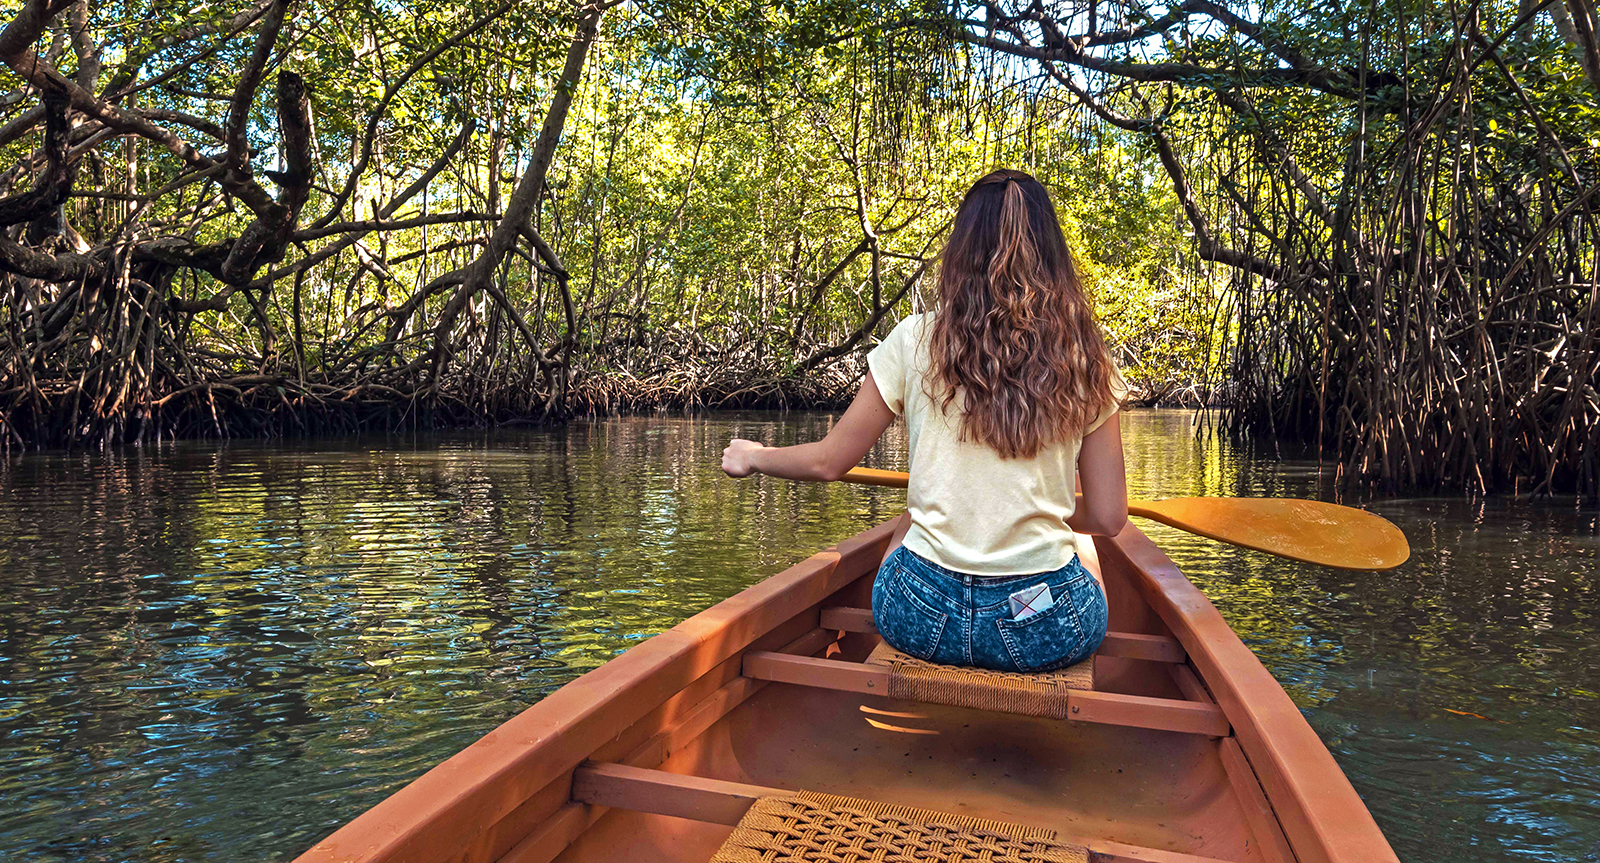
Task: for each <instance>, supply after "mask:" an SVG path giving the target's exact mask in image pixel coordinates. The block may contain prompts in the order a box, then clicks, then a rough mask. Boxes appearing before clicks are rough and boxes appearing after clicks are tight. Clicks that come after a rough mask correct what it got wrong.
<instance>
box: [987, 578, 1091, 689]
mask: <svg viewBox="0 0 1600 863" xmlns="http://www.w3.org/2000/svg"><path fill="white" fill-rule="evenodd" d="M995 625H996V626H998V627H1000V639H1001V640H1002V641H1004V642H1005V644H1006V652H1007V653H1009V654H1011V661H1012V662H1015V663H1016V664H1017V668H1019V669H1021V670H1023V671H1046V670H1053V669H1057V668H1061V667H1062V666H1064V665H1066V664H1068V663H1067V660H1069V659H1071V658H1072V657H1073V655H1074V654H1076V653H1078V652H1079V651H1080V650H1082V648H1083V629H1082V627H1081V626H1079V625H1078V613H1077V610H1076V609H1074V608H1073V607H1072V600H1071V599H1070V598H1069V597H1067V596H1063V597H1061V599H1059V600H1057V601H1056V604H1055V605H1052V606H1050V607H1049V608H1047V609H1045V610H1044V611H1041V612H1039V613H1038V614H1035V615H1033V616H1032V617H1028V618H1024V619H1022V620H1006V619H1005V618H1001V619H1000V620H997V621H995Z"/></svg>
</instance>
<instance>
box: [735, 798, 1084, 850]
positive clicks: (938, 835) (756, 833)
mask: <svg viewBox="0 0 1600 863" xmlns="http://www.w3.org/2000/svg"><path fill="white" fill-rule="evenodd" d="M1088 859H1089V852H1088V849H1087V848H1085V847H1083V846H1081V845H1068V844H1065V843H1062V842H1057V841H1056V831H1054V830H1046V829H1041V828H1037V827H1023V826H1021V825H1019V824H1008V823H1006V822H1004V821H987V820H984V819H981V818H971V817H967V816H962V815H949V814H946V813H943V812H933V811H930V810H927V809H914V808H911V807H908V806H890V805H888V804H884V803H873V802H870V801H866V800H856V799H854V798H850V797H835V796H833V795H829V794H813V793H811V792H808V791H801V792H798V793H796V794H789V795H783V796H781V797H762V798H760V799H758V800H757V801H756V802H755V805H753V806H751V807H750V811H749V812H748V813H746V814H745V816H744V818H742V819H740V821H739V824H738V825H737V826H735V827H734V828H733V834H732V835H730V836H729V837H728V841H727V842H725V843H723V845H722V847H721V848H720V849H718V850H717V853H716V855H715V856H713V857H712V858H711V863H1087V861H1088Z"/></svg>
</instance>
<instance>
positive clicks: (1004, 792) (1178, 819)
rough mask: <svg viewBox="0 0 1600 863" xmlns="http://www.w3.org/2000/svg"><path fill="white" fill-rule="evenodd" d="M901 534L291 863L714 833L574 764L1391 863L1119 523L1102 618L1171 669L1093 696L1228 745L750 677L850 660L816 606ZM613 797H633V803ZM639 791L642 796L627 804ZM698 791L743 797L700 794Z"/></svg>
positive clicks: (1176, 576) (530, 856) (683, 840)
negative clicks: (1147, 706) (1219, 721)
mask: <svg viewBox="0 0 1600 863" xmlns="http://www.w3.org/2000/svg"><path fill="white" fill-rule="evenodd" d="M894 526H895V523H894V522H890V523H886V524H884V525H880V526H878V527H876V528H873V529H871V530H868V531H865V532H863V533H862V534H860V535H858V536H856V537H853V538H851V539H850V540H846V541H845V542H842V543H840V544H839V545H838V546H835V547H833V548H830V549H827V550H825V551H823V552H821V553H819V554H817V555H814V556H812V557H811V558H809V559H807V560H806V561H803V562H801V563H799V564H796V565H795V566H793V567H790V568H789V569H787V570H785V571H784V572H782V573H779V574H778V575H775V576H773V577H771V578H769V579H767V580H765V581H763V582H761V583H760V584H757V585H755V586H753V587H751V588H749V589H748V590H745V591H743V592H741V593H740V594H738V595H736V596H734V597H731V598H729V599H728V600H725V601H724V602H722V603H719V604H718V605H716V606H713V607H712V608H710V609H707V610H706V611H704V612H702V613H700V614H698V615H695V616H694V617H692V618H690V619H689V620H686V621H684V622H683V623H682V624H680V625H678V626H677V627H674V628H673V629H672V630H670V631H668V632H666V633H663V634H662V635H660V636H657V637H655V638H653V639H650V640H649V641H647V642H644V643H642V644H640V645H639V646H637V647H635V648H633V649H632V650H629V651H628V652H627V653H625V654H623V655H622V656H620V657H618V658H617V659H615V660H613V661H612V662H610V663H607V664H606V665H605V666H603V667H602V668H599V669H596V670H595V671H593V672H590V673H589V674H586V675H584V676H583V677H581V678H579V679H578V680H575V681H573V682H572V683H570V684H568V685H567V686H565V687H563V688H562V689H561V690H559V691H557V692H555V693H553V694H552V695H551V696H549V697H548V698H546V699H544V700H543V701H541V702H539V703H538V704H536V705H534V706H533V707H530V708H529V709H528V710H526V711H524V712H523V713H522V714H520V715H518V716H517V717H514V718H513V719H511V720H510V721H508V722H507V723H505V724H504V725H502V726H501V727H500V728H498V729H496V730H495V731H493V732H491V733H490V734H488V735H486V736H485V737H484V738H482V739H481V740H479V741H477V742H476V743H474V744H473V745H472V746H469V747H468V748H467V749H465V750H463V751H462V752H460V753H458V754H457V755H455V756H453V757H452V758H450V759H449V760H447V761H446V762H444V763H443V764H441V765H439V766H438V767H436V768H434V769H433V770H431V771H429V772H428V773H427V774H425V775H424V776H422V777H421V778H419V779H418V780H416V781H415V782H413V783H411V784H410V785H408V786H406V787H405V788H403V789H401V790H400V791H398V792H396V793H395V794H394V795H393V796H391V797H390V798H389V799H388V800H385V801H384V802H383V803H381V804H379V805H378V806H376V807H374V808H373V809H372V810H369V811H368V812H366V813H364V814H363V815H361V816H360V817H358V818H357V819H356V820H354V821H352V822H351V823H350V824H348V825H346V826H345V827H343V828H341V829H340V830H339V831H337V832H335V833H334V834H333V835H331V836H329V837H328V838H327V839H325V840H323V841H322V842H320V843H318V844H317V845H316V846H315V847H314V848H312V849H311V850H310V851H308V852H306V854H304V855H303V856H302V857H301V858H300V860H301V861H302V863H331V861H352V863H353V861H361V863H380V861H381V863H390V861H415V862H416V863H436V861H437V863H445V861H450V862H451V863H455V861H465V863H494V861H506V863H547V861H552V860H561V861H583V860H623V859H626V860H630V861H636V863H644V861H653V860H661V861H679V860H683V861H691V860H693V861H703V860H706V859H707V858H708V857H709V856H710V855H711V853H712V852H713V851H714V850H715V849H716V847H717V846H718V845H720V843H721V842H722V840H723V838H725V837H726V836H727V834H728V832H729V830H730V828H729V827H728V826H727V824H726V823H721V822H719V821H718V820H716V819H717V818H721V817H722V816H723V814H725V813H715V812H713V813H710V814H709V815H708V814H706V813H690V814H695V815H696V818H683V817H670V816H666V815H660V814H650V812H649V811H638V810H651V809H655V810H656V811H662V809H663V807H662V806H661V805H660V802H661V801H660V799H659V798H660V797H661V796H662V794H663V793H665V792H661V791H659V790H650V789H648V788H644V787H642V786H641V787H640V788H639V789H637V790H634V789H632V786H627V785H622V786H619V787H620V788H621V789H622V790H621V791H617V790H616V789H612V790H611V792H610V793H613V794H622V795H623V796H622V797H608V798H604V799H606V800H608V801H610V802H613V803H615V804H616V806H617V807H621V806H630V807H633V808H613V807H608V806H599V805H591V804H589V803H583V802H575V800H574V797H573V795H574V787H573V782H574V775H575V773H577V772H578V771H580V768H582V767H583V765H585V764H586V763H589V764H593V763H599V764H613V763H614V764H621V765H632V766H633V767H644V768H655V769H659V770H662V771H666V772H668V773H670V774H678V775H682V776H685V777H700V778H702V779H704V780H722V781H726V782H735V783H746V784H749V785H757V786H764V787H768V788H777V789H789V790H799V789H805V790H810V791H819V792H827V793H835V794H843V795H849V796H855V797H861V798H865V799H873V800H881V801H885V802H893V803H898V804H905V805H911V806H918V807H923V808H928V809H934V810H938V811H944V812H953V813H957V814H972V815H978V816H981V817H985V818H994V819H998V820H1003V821H1012V822H1016V823H1023V824H1029V825H1032V826H1044V827H1050V828H1054V829H1056V830H1057V831H1058V833H1059V834H1060V835H1061V836H1063V837H1067V838H1071V839H1075V840H1080V841H1082V842H1083V843H1085V844H1088V845H1089V846H1090V848H1091V849H1092V850H1094V851H1097V852H1099V854H1100V856H1101V857H1102V858H1104V859H1126V860H1136V859H1144V860H1151V861H1154V860H1158V859H1166V860H1171V861H1172V863H1180V861H1185V860H1187V861H1194V860H1196V859H1212V860H1235V861H1254V860H1262V861H1288V860H1299V861H1301V863H1323V861H1328V863H1332V861H1339V863H1346V861H1348V863H1355V861H1361V863H1368V861H1389V860H1394V859H1395V857H1394V854H1393V851H1392V850H1390V849H1389V846H1388V844H1387V842H1386V841H1385V840H1384V839H1383V836H1382V834H1381V832H1379V830H1378V828H1377V826H1376V824H1375V823H1373V821H1372V818H1371V815H1370V814H1369V813H1368V812H1367V810H1366V808H1365V807H1364V806H1363V805H1362V804H1361V801H1360V799H1359V797H1357V795H1356V793H1355V791H1354V789H1353V788H1351V787H1350V784H1349V782H1348V781H1347V780H1346V779H1345V777H1344V775H1343V773H1342V772H1340V771H1339V768H1338V766H1337V765H1336V764H1335V763H1334V762H1333V759H1332V756H1331V755H1330V754H1329V753H1328V751H1327V749H1326V747H1324V746H1323V745H1322V743H1321V742H1320V740H1318V738H1317V737H1316V735H1315V733H1314V732H1313V731H1312V730H1311V728H1310V727H1309V726H1308V725H1307V724H1306V722H1305V719H1304V718H1303V717H1302V716H1301V715H1300V713H1299V711H1298V709H1296V708H1295V707H1294V705H1293V703H1292V702H1291V701H1290V700H1289V698H1288V696H1287V695H1286V694H1285V693H1284V692H1283V690H1282V688H1281V687H1280V686H1279V685H1278V684H1277V682H1276V681H1274V680H1273V679H1272V677H1271V676H1270V675H1269V674H1268V673H1267V672H1266V670H1265V669H1264V668H1263V667H1262V666H1261V664H1260V662H1259V661H1257V660H1256V658H1255V657H1254V655H1252V654H1251V653H1250V651H1249V649H1248V648H1246V647H1245V646H1244V645H1243V644H1242V643H1241V642H1240V641H1239V639H1238V637H1237V636H1236V635H1235V634H1234V633H1233V632H1232V631H1231V630H1230V629H1228V627H1227V625H1226V623H1224V622H1223V620H1222V618H1221V616H1220V615H1218V614H1217V612H1216V609H1215V608H1213V607H1212V606H1211V604H1210V602H1209V601H1207V600H1206V599H1205V597H1204V596H1203V595H1202V594H1201V593H1200V592H1199V591H1198V590H1197V589H1195V588H1194V586H1193V585H1192V584H1190V583H1189V581H1188V580H1187V579H1186V578H1184V577H1183V575H1182V574H1181V573H1180V572H1179V571H1178V570H1177V568H1176V567H1175V566H1174V565H1173V564H1172V562H1171V561H1170V560H1168V559H1167V558H1166V557H1165V555H1163V554H1162V553H1161V552H1160V550H1159V549H1157V548H1156V547H1155V546H1154V545H1153V544H1152V543H1150V541H1149V540H1148V539H1147V538H1146V537H1145V536H1144V535H1143V534H1142V533H1140V532H1139V531H1138V530H1137V529H1135V528H1132V527H1130V528H1129V529H1128V530H1127V531H1125V532H1124V533H1123V534H1122V535H1121V536H1119V537H1116V538H1114V539H1102V540H1099V541H1097V543H1096V550H1097V552H1098V554H1097V556H1098V558H1099V570H1100V572H1101V574H1102V577H1103V579H1104V582H1105V585H1106V591H1107V597H1108V600H1109V602H1110V605H1111V628H1112V629H1113V630H1115V631H1118V632H1123V633H1131V634H1146V635H1155V636H1174V637H1176V639H1177V641H1178V642H1179V643H1181V644H1182V647H1183V649H1184V651H1185V652H1186V653H1187V662H1186V663H1183V664H1178V665H1174V664H1172V663H1164V662H1152V661H1148V660H1145V659H1131V658H1117V657H1107V656H1102V657H1100V658H1098V659H1097V660H1096V662H1097V665H1096V678H1097V682H1096V689H1097V690H1109V691H1110V692H1114V693H1126V694H1129V695H1140V696H1154V697H1159V698H1175V699H1183V698H1190V699H1199V700H1206V699H1210V698H1215V700H1216V702H1217V704H1218V705H1219V706H1220V707H1221V709H1222V711H1223V712H1224V713H1225V714H1226V717H1227V720H1228V722H1229V724H1230V726H1231V728H1232V731H1231V733H1230V734H1229V735H1228V736H1225V737H1221V738H1215V737H1209V736H1204V735H1200V734H1181V733H1175V732H1171V731H1153V730H1148V729H1143V728H1129V727H1120V726H1113V725H1096V724H1090V723H1086V722H1062V721H1060V720H1050V719H1034V718H1028V717H1019V716H1013V715H1008V714H997V713H986V712H982V711H975V710H969V709H964V708H955V707H941V706H937V705H929V704H920V703H909V702H899V701H894V700H891V699H888V698H886V697H884V696H880V695H864V694H856V693H850V692H837V691H830V690H826V689H818V688H812V687H806V686H795V685H790V684H784V683H767V682H765V681H762V680H755V679H752V678H751V677H746V676H744V674H743V673H742V671H743V664H742V660H743V657H744V655H745V654H746V653H748V652H751V651H784V652H789V653H794V654H798V655H802V656H806V655H823V656H830V657H833V658H835V659H839V660H857V661H858V660H860V659H861V658H863V657H864V656H865V655H866V653H867V652H868V651H869V650H870V649H871V646H872V645H873V644H874V643H875V642H876V637H875V636H874V635H871V634H870V633H865V632H856V633H843V634H841V633H840V632H838V631H836V630H824V629H822V628H821V626H820V625H819V624H820V623H821V614H822V610H823V609H824V608H833V607H855V608H865V607H867V606H868V605H869V604H870V603H869V597H870V590H871V582H872V579H871V576H872V574H873V573H875V572H876V569H877V563H878V561H879V559H881V557H882V555H883V552H884V549H885V547H886V545H887V543H888V542H889V539H890V536H891V535H892V532H893V528H894ZM1090 563H1091V564H1093V563H1094V562H1093V561H1090ZM582 775H583V774H580V776H582ZM582 793H583V794H585V795H589V792H587V791H583V792H582ZM629 794H637V795H640V796H641V800H640V801H639V805H638V806H636V807H635V806H633V803H632V802H631V801H630V800H629V799H627V797H628V795H629ZM650 795H655V796H656V798H658V799H657V800H655V801H651V800H648V799H643V798H644V797H648V796H650ZM669 796H670V795H669ZM585 799H590V800H595V799H601V798H597V797H594V796H592V795H590V796H586V797H585ZM689 799H691V798H689V797H683V800H689ZM692 800H693V801H695V802H694V805H697V806H698V805H702V804H703V805H706V806H710V807H711V808H712V809H715V808H716V807H718V806H733V805H735V803H734V802H733V801H732V800H731V798H729V799H724V798H721V797H718V796H717V795H715V794H710V795H700V796H696V797H693V798H692ZM719 801H720V802H719ZM683 805H687V804H683ZM744 805H748V804H747V803H746V804H744ZM665 808H666V809H667V810H669V811H676V810H672V807H671V806H667V807H665ZM697 818H711V820H696V819H697ZM724 820H725V819H724ZM1123 852H1128V854H1132V855H1134V856H1128V855H1127V854H1124V853H1123ZM1151 854H1158V855H1159V854H1168V855H1172V856H1169V857H1166V858H1160V857H1155V856H1150V855H1151ZM1140 855H1143V856H1140ZM1184 855H1190V856H1189V857H1187V858H1186V857H1185V856H1184Z"/></svg>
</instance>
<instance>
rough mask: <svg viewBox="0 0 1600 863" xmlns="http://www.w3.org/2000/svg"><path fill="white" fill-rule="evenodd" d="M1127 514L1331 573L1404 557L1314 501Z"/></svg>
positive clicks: (1198, 501)
mask: <svg viewBox="0 0 1600 863" xmlns="http://www.w3.org/2000/svg"><path fill="white" fill-rule="evenodd" d="M909 479H910V477H909V476H908V475H907V474H905V473H902V472H900V471H895V470H875V469H873V468H866V467H857V468H851V469H850V471H849V472H848V473H846V474H845V475H844V476H843V477H842V478H841V480H842V481H843V482H852V483H856V484H859V485H886V486H893V487H896V488H905V487H906V482H907V481H908V480H909ZM1128 514H1129V515H1137V516H1142V517H1144V518H1148V519H1151V520H1152V521H1159V522H1161V523H1162V524H1166V525H1171V526H1172V527H1175V528H1177V529H1179V530H1186V531H1188V532H1190V533H1194V534H1199V535H1200V536H1204V537H1208V538H1210V539H1215V540H1218V541H1220V542H1226V543H1231V544H1233V545H1238V546H1243V547H1245V548H1252V549H1255V550H1256V551H1264V552H1267V553H1268V554H1276V555H1278V556H1279V557H1287V558H1289V559H1290V560H1303V561H1305V562H1307V563H1316V564H1320V565H1322V566H1331V567H1335V568H1338V569H1369V570H1370V569H1393V568H1395V567H1397V566H1399V565H1400V564H1402V563H1405V562H1406V559H1407V558H1409V557H1411V546H1410V544H1408V543H1407V542H1406V536H1405V534H1403V533H1401V532H1400V528H1398V527H1395V526H1394V525H1393V524H1392V523H1390V521H1389V520H1388V519H1386V518H1384V517H1383V516H1380V515H1375V514H1373V513H1370V512H1366V511H1365V510H1359V509H1355V508H1354V507H1348V506H1340V505H1338V504H1336V503H1323V502H1322V501H1317V500H1295V499H1291V498H1259V497H1245V498H1240V497H1175V498H1170V499H1168V500H1157V501H1140V500H1130V501H1128Z"/></svg>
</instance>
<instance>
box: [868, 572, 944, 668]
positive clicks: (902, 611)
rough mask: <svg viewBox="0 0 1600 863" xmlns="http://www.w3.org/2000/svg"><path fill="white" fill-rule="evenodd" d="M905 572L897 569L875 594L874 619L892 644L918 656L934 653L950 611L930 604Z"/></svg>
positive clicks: (927, 656) (925, 656)
mask: <svg viewBox="0 0 1600 863" xmlns="http://www.w3.org/2000/svg"><path fill="white" fill-rule="evenodd" d="M908 582H909V579H907V578H906V575H905V573H904V572H900V571H899V570H895V571H894V573H893V577H892V578H889V579H887V580H886V581H885V583H883V584H882V585H881V586H877V587H878V589H876V590H874V591H873V596H872V621H873V623H874V624H876V625H877V627H878V634H879V635H881V636H883V640H884V641H887V642H889V646H890V647H893V648H894V649H896V650H898V651H900V652H901V653H908V654H910V655H912V656H915V657H916V658H918V659H927V658H929V657H931V656H933V652H934V650H936V649H938V647H939V639H940V638H943V637H944V627H945V624H947V623H949V622H950V615H948V614H945V613H944V612H942V611H939V610H938V609H936V608H934V607H933V606H931V605H929V604H928V603H927V601H926V600H923V599H921V598H919V597H918V596H917V595H916V593H915V590H916V588H915V586H914V585H912V584H909V583H908Z"/></svg>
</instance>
